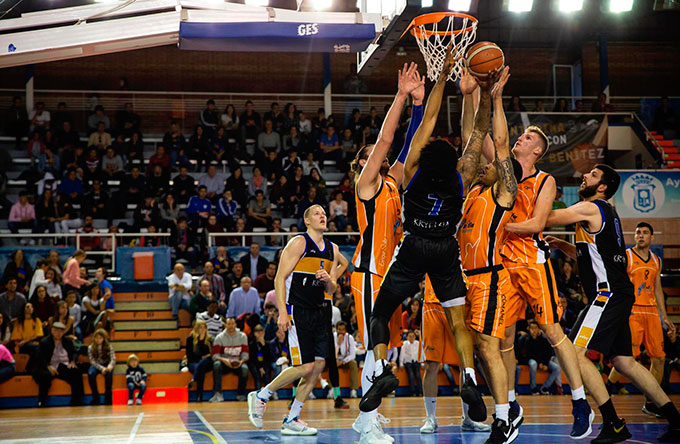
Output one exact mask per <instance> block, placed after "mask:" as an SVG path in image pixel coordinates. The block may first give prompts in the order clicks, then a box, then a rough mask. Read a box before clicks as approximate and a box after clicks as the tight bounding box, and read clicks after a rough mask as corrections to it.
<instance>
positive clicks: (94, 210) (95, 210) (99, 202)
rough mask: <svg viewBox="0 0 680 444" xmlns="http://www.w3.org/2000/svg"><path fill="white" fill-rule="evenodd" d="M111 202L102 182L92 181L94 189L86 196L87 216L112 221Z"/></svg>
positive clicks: (85, 208) (84, 204)
mask: <svg viewBox="0 0 680 444" xmlns="http://www.w3.org/2000/svg"><path fill="white" fill-rule="evenodd" d="M121 173H122V172H121ZM123 174H124V173H123ZM110 200H111V199H110V197H109V193H108V192H107V191H106V190H105V189H104V188H103V187H102V183H101V181H99V180H94V181H92V189H91V190H90V191H89V192H88V193H87V194H85V199H84V202H83V207H84V211H85V213H86V214H91V215H92V218H94V219H106V220H107V221H109V220H111V209H110V207H109V204H110Z"/></svg>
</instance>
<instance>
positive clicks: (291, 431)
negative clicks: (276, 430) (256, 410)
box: [281, 417, 317, 436]
mask: <svg viewBox="0 0 680 444" xmlns="http://www.w3.org/2000/svg"><path fill="white" fill-rule="evenodd" d="M316 433H317V430H316V429H315V428H314V427H309V426H308V425H307V423H306V422H304V421H303V420H301V419H300V418H297V417H296V418H293V419H288V417H284V418H283V423H282V424H281V434H282V435H295V436H311V435H316Z"/></svg>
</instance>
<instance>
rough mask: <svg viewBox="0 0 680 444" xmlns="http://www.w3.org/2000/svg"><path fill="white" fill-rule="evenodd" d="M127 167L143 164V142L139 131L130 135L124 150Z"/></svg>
mask: <svg viewBox="0 0 680 444" xmlns="http://www.w3.org/2000/svg"><path fill="white" fill-rule="evenodd" d="M125 156H126V157H127V163H128V165H138V166H139V165H141V164H142V163H143V162H144V141H143V140H142V135H141V133H140V132H139V131H135V132H134V133H132V137H131V138H130V141H129V142H128V143H127V148H126V150H125Z"/></svg>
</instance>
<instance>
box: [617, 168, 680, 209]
mask: <svg viewBox="0 0 680 444" xmlns="http://www.w3.org/2000/svg"><path fill="white" fill-rule="evenodd" d="M619 174H620V175H621V186H620V187H619V190H618V191H617V192H616V194H615V195H614V205H616V212H617V213H618V214H619V216H620V217H622V218H657V217H679V216H680V171H677V170H640V171H619Z"/></svg>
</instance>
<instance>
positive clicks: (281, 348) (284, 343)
mask: <svg viewBox="0 0 680 444" xmlns="http://www.w3.org/2000/svg"><path fill="white" fill-rule="evenodd" d="M269 355H270V357H271V362H272V369H273V370H274V374H273V375H272V379H273V378H276V377H277V376H278V375H279V373H281V372H282V371H283V370H284V369H285V368H287V367H288V365H289V364H290V352H289V349H288V333H286V332H285V331H283V330H281V329H278V330H276V337H275V338H274V339H272V340H271V341H269Z"/></svg>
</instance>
